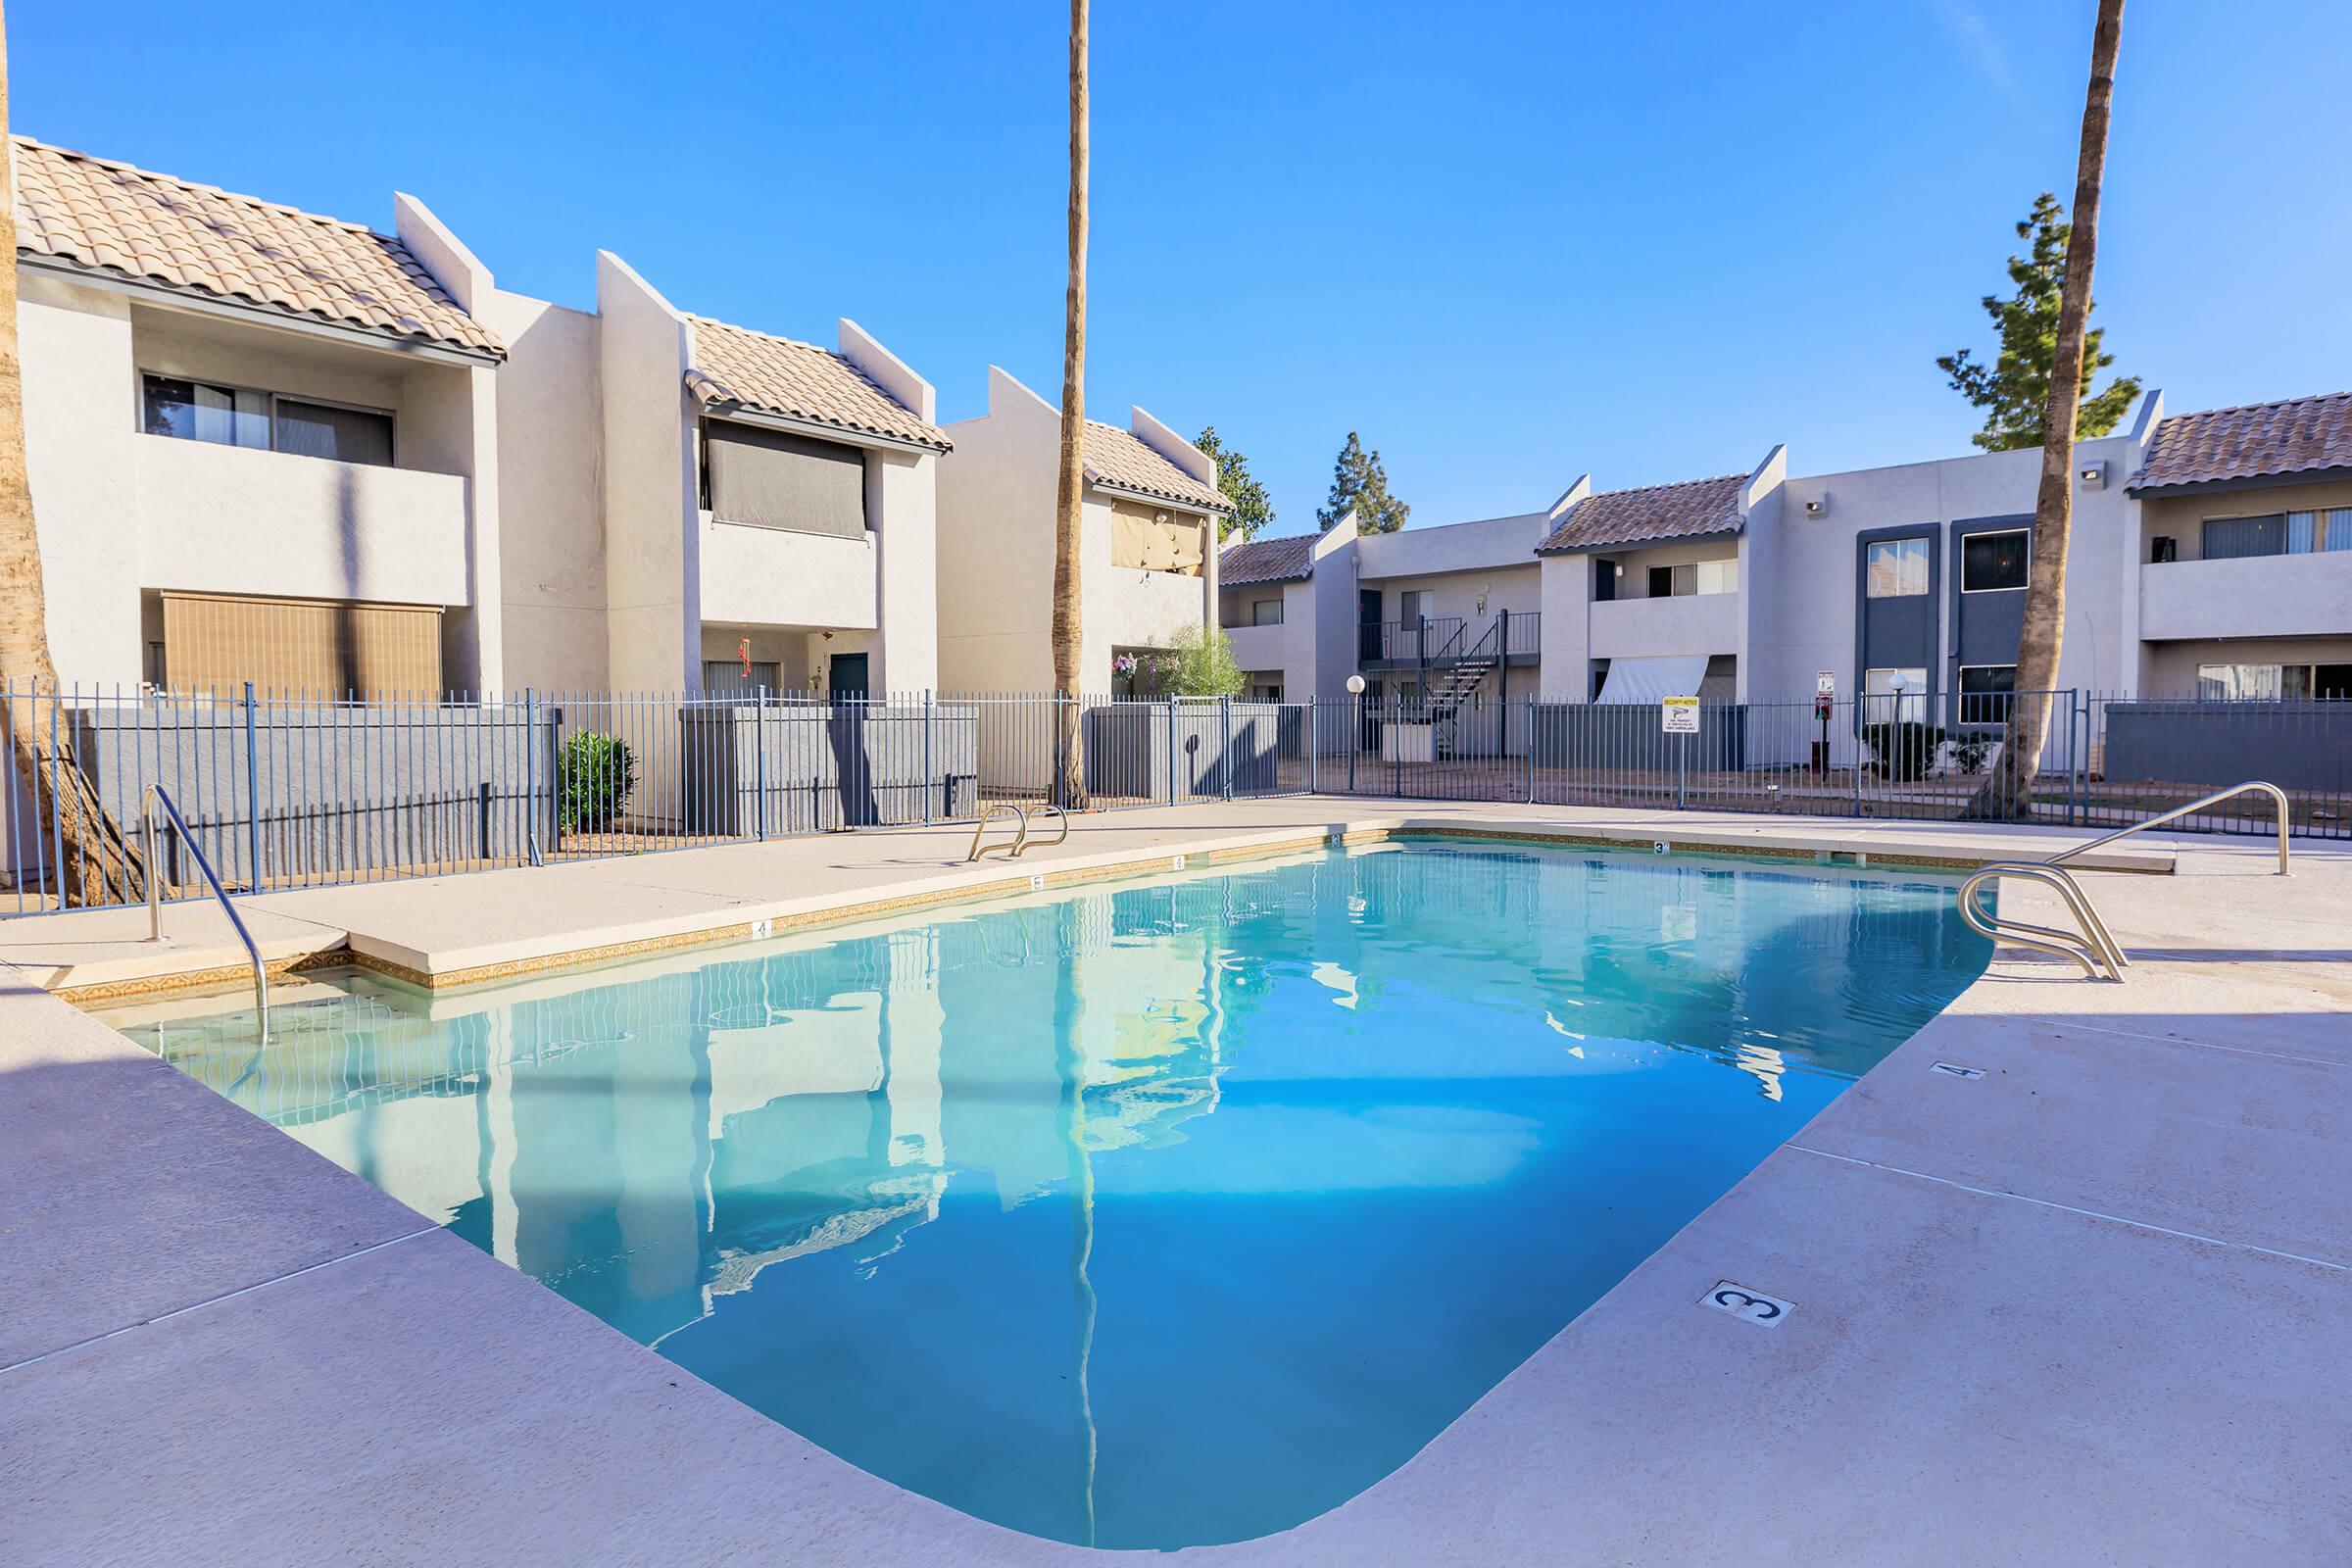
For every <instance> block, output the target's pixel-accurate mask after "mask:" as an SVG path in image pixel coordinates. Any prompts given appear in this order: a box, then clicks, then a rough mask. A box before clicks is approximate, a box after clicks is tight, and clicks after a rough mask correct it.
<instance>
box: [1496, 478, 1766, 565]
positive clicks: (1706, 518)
mask: <svg viewBox="0 0 2352 1568" xmlns="http://www.w3.org/2000/svg"><path fill="white" fill-rule="evenodd" d="M1746 484H1747V478H1746V476H1745V475H1744V474H1738V473H1732V474H1726V475H1724V476H1723V477H1722V478H1719V479H1684V480H1680V481H1678V482H1676V483H1674V484H1653V485H1644V486H1642V488H1641V489H1638V490H1607V491H1603V492H1601V493H1600V494H1598V495H1591V496H1587V497H1585V499H1584V500H1582V501H1579V502H1578V503H1577V504H1576V505H1575V506H1573V507H1571V508H1569V509H1568V515H1566V516H1564V517H1562V518H1561V519H1560V521H1559V524H1558V526H1556V527H1554V528H1553V529H1552V530H1551V532H1550V533H1548V534H1546V535H1545V536H1544V542H1543V543H1542V544H1540V545H1538V546H1536V552H1537V554H1539V555H1544V554H1553V553H1557V552H1560V551H1569V550H1590V549H1593V548H1594V547H1596V546H1600V545H1634V544H1648V543H1652V542H1655V541H1658V540H1665V539H1691V538H1697V537H1700V536H1703V535H1706V534H1719V533H1738V532H1739V531H1740V490H1741V489H1743V488H1744V487H1745V486H1746Z"/></svg>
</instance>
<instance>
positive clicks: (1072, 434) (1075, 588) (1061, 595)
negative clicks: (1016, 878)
mask: <svg viewBox="0 0 2352 1568" xmlns="http://www.w3.org/2000/svg"><path fill="white" fill-rule="evenodd" d="M1086 24H1087V0H1070V211H1069V217H1070V280H1069V288H1068V291H1067V293H1066V294H1065V295H1064V296H1063V305H1062V316H1061V460H1060V467H1059V471H1058V473H1057V474H1056V475H1055V477H1054V690H1055V691H1056V692H1057V693H1059V694H1060V695H1061V696H1062V697H1063V698H1065V699H1074V698H1076V696H1077V695H1078V692H1079V689H1080V685H1081V672H1080V670H1079V668H1078V662H1079V656H1080V653H1081V651H1082V646H1083V644H1084V641H1085V621H1084V619H1083V618H1082V616H1081V614H1080V609H1081V607H1080V603H1079V564H1078V539H1079V527H1078V519H1079V510H1080V507H1081V506H1082V504H1083V503H1084V500H1085V489H1084V486H1085V482H1086V470H1085V467H1084V463H1085V455H1084V453H1083V451H1082V450H1081V445H1080V444H1081V442H1082V441H1083V440H1084V437H1085V431H1086V161H1087V145H1086ZM1056 711H1057V714H1058V719H1059V729H1060V741H1061V777H1060V779H1059V780H1058V784H1059V788H1058V791H1057V794H1056V798H1057V799H1058V800H1059V801H1060V802H1061V804H1063V805H1064V806H1073V807H1074V806H1078V805H1081V804H1083V802H1084V800H1085V784H1086V758H1085V749H1086V737H1085V734H1084V732H1083V731H1082V730H1081V729H1080V727H1079V723H1078V705H1077V703H1076V702H1075V701H1064V702H1062V703H1060V704H1058V705H1057V707H1056Z"/></svg>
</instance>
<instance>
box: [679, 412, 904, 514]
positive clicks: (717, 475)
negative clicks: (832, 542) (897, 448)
mask: <svg viewBox="0 0 2352 1568" xmlns="http://www.w3.org/2000/svg"><path fill="white" fill-rule="evenodd" d="M703 500H704V504H705V505H706V506H708V507H709V508H710V509H711V517H712V518H713V519H714V520H716V521H719V522H737V523H743V524H746V525H748V526H750V527H754V528H785V529H789V530H791V531H792V532H794V533H821V534H830V535H832V536H833V537H835V538H840V539H862V538H864V537H865V454H864V453H862V452H860V451H858V449H857V448H856V447H845V446H842V445H840V444H839V443H837V442H832V441H812V440H810V439H809V438H808V437H807V436H799V435H788V434H786V433H785V432H784V431H781V430H763V429H760V428H759V427H757V426H755V425H749V424H731V423H728V422H726V421H724V420H718V419H714V420H712V421H711V422H710V423H709V424H707V425H705V426H704V427H703Z"/></svg>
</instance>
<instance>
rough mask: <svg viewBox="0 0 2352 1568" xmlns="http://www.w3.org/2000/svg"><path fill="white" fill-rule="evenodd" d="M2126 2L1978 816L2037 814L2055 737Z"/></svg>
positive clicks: (2100, 105)
mask: <svg viewBox="0 0 2352 1568" xmlns="http://www.w3.org/2000/svg"><path fill="white" fill-rule="evenodd" d="M2123 32H2124V0H2099V20H2098V25H2097V27H2096V29H2095V30H2094V31H2093V32H2092V33H2091V40H2090V85H2089V87H2088V89H2087V90H2086V91H2085V92H2084V94H2083V98H2082V146H2081V149H2080V151H2079V152H2078V154H2077V156H2076V165H2075V171H2076V172H2075V225H2074V232H2073V234H2072V235H2071V236H2070V237H2069V241H2068V244H2067V247H2066V282H2065V285H2064V287H2063V289H2062V290H2061V292H2060V296H2059V303H2058V326H2057V336H2056V342H2055V343H2054V344H2053V346H2052V355H2051V361H2050V374H2049V378H2048V393H2049V397H2048V402H2047V404H2046V406H2045V408H2044V410H2043V413H2042V428H2043V430H2044V431H2045V432H2046V433H2047V439H2045V440H2044V441H2043V442H2042V443H2041V488H2040V490H2039V492H2038V493H2037V494H2036V495H2035V497H2034V558H2033V566H2032V569H2031V570H2030V571H2029V572H2028V574H2027V577H2026V603H2025V607H2024V613H2025V626H2024V629H2023V631H2022V632H2021V633H2020V635H2019V637H2018V644H2017V681H2016V689H2017V695H2016V696H2015V697H2013V698H2011V699H2010V702H2009V721H2008V723H2007V724H2006V725H2005V726H2004V727H2003V729H2002V732H2001V755H2000V758H1999V760H1997V761H1995V762H1994V763H1993V765H1992V767H1991V768H1990V769H1989V770H1988V771H1987V772H1986V773H1985V782H1984V783H1983V784H1982V785H1981V786H1979V787H1978V790H1977V793H1976V796H1975V798H1974V799H1972V800H1971V801H1970V802H1969V803H1968V807H1967V809H1966V811H1965V812H1964V814H1965V815H1968V816H1972V817H2012V816H2015V817H2028V816H2031V815H2033V813H2034V773H2035V771H2036V770H2037V769H2038V768H2039V766H2040V762H2041V748H2042V742H2043V741H2044V740H2045V739H2046V738H2047V737H2048V735H2049V732H2050V700H2051V690H2050V689H2051V688H2052V687H2053V686H2055V685H2056V684H2057V682H2058V654H2059V649H2060V645H2061V642H2062V639H2063V638H2064V635H2065V631H2066V552H2067V535H2068V533H2069V531H2070V530H2071V529H2072V528H2073V526H2074V520H2075V415H2076V408H2077V404H2078V403H2079V401H2080V393H2079V391H2078V390H2077V389H2079V388H2080V387H2082V385H2083V384H2084V380H2085V373H2086V372H2085V368H2084V367H2085V364H2086V362H2087V359H2088V355H2089V350H2088V342H2087V339H2086V337H2085V333H2084V324H2085V322H2086V321H2087V320H2088V319H2089V317H2090V276H2091V270H2092V267H2093V265H2094V264H2095V263H2096V261H2097V259H2098V248H2099V188H2100V185H2101V183H2102V182H2103V180H2104V179H2105V177H2106V171H2107V120H2108V114H2109V111H2110V110H2111V109H2112V108H2113V106H2114V102H2115V60H2116V55H2117V53H2118V51H2119V50H2120V49H2121V48H2122V45H2123Z"/></svg>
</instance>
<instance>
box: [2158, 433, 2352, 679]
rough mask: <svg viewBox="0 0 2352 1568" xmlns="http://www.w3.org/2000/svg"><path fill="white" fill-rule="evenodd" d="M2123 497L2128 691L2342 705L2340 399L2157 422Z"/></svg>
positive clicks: (2345, 461) (2346, 555)
mask: <svg viewBox="0 0 2352 1568" xmlns="http://www.w3.org/2000/svg"><path fill="white" fill-rule="evenodd" d="M2128 493H2129V494H2130V495H2131V498H2132V500H2133V501H2134V502H2136V503H2137V508H2136V510H2137V512H2138V518H2137V522H2138V527H2137V530H2136V534H2135V536H2134V537H2133V538H2132V539H2131V546H2132V560H2133V561H2135V562H2136V563H2137V564H2136V565H2132V566H2128V567H2127V569H2128V570H2129V571H2130V572H2131V575H2132V576H2133V577H2134V578H2135V579H2136V587H2137V590H2138V599H2139V616H2138V620H2139V647H2138V650H2137V654H2138V670H2137V681H2138V687H2139V690H2140V691H2142V692H2143V693H2145V694H2147V695H2149V696H2158V697H2174V696H2180V697H2203V698H2212V699H2233V698H2275V699H2279V700H2284V701H2298V700H2312V701H2325V700H2331V699H2332V700H2344V699H2352V392H2338V393H2335V394H2334V395H2332V396H2329V397H2315V398H2296V399H2292V400H2290V401H2287V402H2283V403H2262V404H2255V405H2252V406H2250V407H2246V408H2235V409H2212V410H2208V411H2205V412H2203V413H2198V414H2183V415H2178V416H2175V417H2172V418H2168V419H2165V420H2163V421H2162V422H2161V423H2160V424H2159V425H2158V426H2157V428H2156V432H2155V437H2154V439H2153V441H2151V442H2150V443H2149V445H2148V449H2147V452H2146V455H2145V457H2144V459H2143V461H2142V462H2141V464H2140V466H2138V468H2137V469H2136V471H2134V472H2133V473H2132V474H2131V480H2130V483H2129V486H2128Z"/></svg>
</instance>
